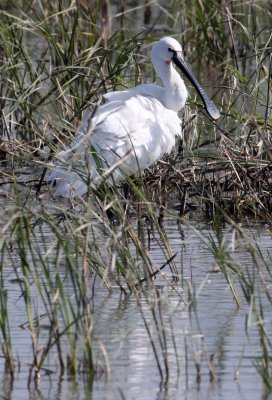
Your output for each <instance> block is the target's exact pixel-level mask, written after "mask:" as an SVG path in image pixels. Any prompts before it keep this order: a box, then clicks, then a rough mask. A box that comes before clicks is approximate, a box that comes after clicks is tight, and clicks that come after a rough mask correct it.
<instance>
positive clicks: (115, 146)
mask: <svg viewBox="0 0 272 400" xmlns="http://www.w3.org/2000/svg"><path fill="white" fill-rule="evenodd" d="M151 60H152V63H153V66H154V68H155V71H156V72H157V75H158V76H159V77H160V78H161V81H162V86H160V85H157V84H142V85H139V86H137V87H135V88H133V89H129V90H124V91H116V92H110V93H107V94H105V95H104V99H105V100H106V102H105V104H103V105H102V106H99V107H98V108H97V110H96V111H95V113H91V114H90V115H89V116H88V117H87V119H86V120H85V121H84V122H83V124H82V126H81V127H80V129H79V132H78V134H77V135H76V136H75V138H74V140H73V141H72V142H71V143H70V145H69V146H68V147H67V149H66V150H64V151H62V152H60V153H59V154H58V155H57V156H56V158H57V162H56V164H55V166H54V169H53V171H52V172H51V173H50V175H49V177H48V178H47V179H48V181H50V182H51V186H52V189H53V191H54V195H55V196H57V195H60V196H64V197H74V196H76V195H84V194H85V193H86V192H87V191H88V185H89V184H91V185H100V184H101V183H102V182H104V181H105V179H107V180H109V181H110V182H111V183H113V184H115V183H118V182H120V181H121V180H123V179H125V177H127V176H130V175H132V174H135V173H136V174H137V173H139V172H140V171H142V170H144V169H145V168H147V167H149V166H151V165H152V164H154V163H155V162H156V161H158V160H159V159H160V158H161V157H162V156H163V155H164V154H166V153H170V152H171V150H172V149H173V147H174V145H175V137H176V136H182V132H181V120H180V119H179V117H178V114H177V113H178V111H179V110H180V109H182V108H183V107H184V105H185V102H186V99H187V97H188V92H187V89H186V86H185V83H184V81H183V79H182V78H181V76H180V74H179V73H178V72H177V70H176V69H175V67H174V65H175V66H176V67H177V68H178V69H179V70H180V71H181V72H182V73H183V74H184V75H185V76H186V77H187V78H188V79H189V80H190V82H191V83H192V85H193V86H194V87H195V89H196V90H197V92H198V93H199V95H200V97H201V99H202V100H203V103H204V106H205V108H206V110H207V113H208V114H209V115H210V117H211V118H212V119H214V120H217V119H218V118H219V117H220V113H219V111H218V109H217V108H216V106H215V105H214V104H213V102H212V101H211V100H210V99H209V97H208V95H207V93H206V92H205V90H204V89H203V87H202V86H201V85H200V84H199V82H198V80H197V79H196V78H195V76H194V75H193V73H192V71H191V70H190V69H189V68H188V66H187V65H186V63H185V61H184V57H183V52H182V48H181V46H180V44H179V43H178V42H177V41H176V40H175V39H173V38H171V37H164V38H162V39H161V40H159V41H158V42H156V43H155V44H154V45H153V48H152V51H151Z"/></svg>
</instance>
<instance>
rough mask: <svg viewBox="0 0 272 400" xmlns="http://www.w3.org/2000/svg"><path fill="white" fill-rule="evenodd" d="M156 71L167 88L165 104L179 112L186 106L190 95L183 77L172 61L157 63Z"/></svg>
mask: <svg viewBox="0 0 272 400" xmlns="http://www.w3.org/2000/svg"><path fill="white" fill-rule="evenodd" d="M156 72H157V74H158V76H159V77H160V78H161V80H162V83H163V86H164V89H165V93H164V99H163V103H164V106H165V107H166V108H170V109H171V110H173V111H176V112H178V111H179V110H181V109H182V108H183V107H184V105H185V102H186V100H187V97H188V92H187V89H186V86H185V84H184V81H183V79H182V78H181V76H180V75H179V73H178V72H177V71H176V70H175V68H174V67H173V64H172V62H170V63H167V62H165V61H161V62H160V63H158V64H157V65H156Z"/></svg>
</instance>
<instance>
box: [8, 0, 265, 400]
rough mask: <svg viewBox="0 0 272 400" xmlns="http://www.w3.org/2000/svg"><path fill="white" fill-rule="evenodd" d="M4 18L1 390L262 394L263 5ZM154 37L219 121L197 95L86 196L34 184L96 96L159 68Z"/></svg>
mask: <svg viewBox="0 0 272 400" xmlns="http://www.w3.org/2000/svg"><path fill="white" fill-rule="evenodd" d="M0 18H1V24H0V53H1V63H0V74H1V84H0V90H1V94H0V101H1V131H0V157H1V160H0V161H1V169H0V203H1V211H0V213H1V214H0V215H1V216H0V232H1V233H0V279H1V287H0V330H1V336H0V337H1V351H2V354H1V358H0V371H1V374H2V394H3V398H4V399H9V398H15V397H16V395H18V393H20V394H21V395H22V393H24V394H23V396H24V398H28V397H29V396H32V397H33V398H42V397H43V396H45V397H48V398H49V397H50V396H51V397H50V398H57V396H59V397H62V398H71V399H72V398H84V396H85V395H86V397H87V396H88V395H94V394H95V397H96V398H101V399H102V398H110V396H111V391H113V393H115V398H132V397H133V395H135V394H136V395H140V394H141V396H142V398H156V397H158V396H162V397H161V398H165V399H172V398H173V399H174V398H180V396H181V395H183V396H184V397H186V396H188V397H194V396H197V395H198V394H199V393H201V394H203V393H205V396H206V397H209V396H210V397H209V398H218V393H220V395H221V397H222V398H226V399H227V398H230V396H231V397H232V398H237V399H238V398H243V395H244V394H245V395H246V397H247V399H250V398H252V399H256V398H268V396H269V395H270V393H271V389H272V379H271V374H272V369H271V356H272V343H271V322H272V312H271V302H272V292H271V274H272V256H271V248H272V241H271V212H272V200H271V190H272V163H271V161H272V153H271V129H272V119H271V71H272V62H271V22H272V8H271V6H270V5H269V4H267V2H264V1H261V0H260V1H255V2H252V3H248V2H239V3H237V2H235V1H226V2H220V1H218V0H209V1H206V2H187V1H183V0H179V1H177V0H171V1H169V2H164V1H150V2H148V1H140V2H133V1H127V2H121V1H120V2H119V1H117V0H116V1H106V0H105V1H98V0H97V1H84V0H80V1H76V2H75V1H65V0H60V1H58V2H50V1H48V2H46V1H41V2H28V3H25V2H20V1H15V2H13V3H7V2H5V1H1V12H0ZM165 34H167V35H169V36H173V37H175V38H176V39H177V40H178V41H179V42H180V43H181V44H182V46H183V49H184V55H185V58H186V60H188V62H189V63H190V64H191V66H192V69H193V70H194V72H195V74H196V75H197V76H198V77H199V80H200V81H201V82H202V84H203V85H204V86H205V88H206V90H207V91H208V92H209V94H210V95H211V96H213V100H214V102H215V103H216V104H217V106H218V107H219V109H220V111H221V114H222V117H221V118H220V120H219V121H218V122H216V123H214V122H212V121H211V120H210V119H209V118H208V116H207V115H206V113H205V111H204V110H203V108H202V105H201V102H200V101H199V99H198V98H197V96H196V95H195V94H194V93H193V91H192V94H191V97H190V100H189V101H188V103H187V106H186V108H185V110H184V112H183V115H182V118H183V132H184V137H183V140H182V141H178V142H177V145H176V149H175V151H174V152H173V153H172V154H171V155H170V156H168V157H165V158H164V159H163V160H161V161H160V162H158V163H157V164H156V165H155V166H153V167H152V168H150V169H149V170H147V171H145V172H144V173H142V174H141V175H140V176H138V177H131V178H128V179H127V180H126V182H125V183H124V184H123V185H119V186H116V187H108V186H107V185H105V186H103V189H101V190H98V191H97V190H93V189H92V187H91V186H90V190H89V193H88V196H84V197H83V198H76V199H73V200H71V201H70V200H65V201H64V200H62V199H57V198H56V199H54V198H51V197H49V196H47V195H45V194H46V193H47V190H48V187H47V186H46V183H45V182H44V174H45V173H47V172H48V170H50V168H52V165H53V159H54V155H55V154H56V153H57V152H58V151H59V150H61V149H63V148H65V146H66V145H67V143H69V142H70V140H71V139H72V138H73V137H74V136H75V134H76V133H77V129H78V127H79V126H80V123H81V121H82V120H83V118H84V117H85V116H86V115H87V114H88V113H89V111H90V110H93V109H94V108H95V107H96V105H97V104H99V103H100V102H101V96H102V95H103V93H106V92H108V91H114V90H117V89H118V90H120V89H122V88H129V87H133V86H134V85H136V84H139V83H141V82H146V81H150V82H152V81H153V80H154V72H153V71H152V69H151V67H150V63H149V59H148V56H149V51H150V47H151V43H152V42H153V41H154V40H156V39H159V38H160V37H161V36H164V35H165ZM187 85H188V83H187ZM109 209H110V210H111V214H113V217H112V218H109V213H108V210H109ZM230 385H231V387H233V391H231V392H230V389H228V388H227V387H230ZM239 386H240V389H239ZM22 391H23V392H22ZM150 393H151V394H150ZM14 396H15V397H14ZM22 398H23V397H22Z"/></svg>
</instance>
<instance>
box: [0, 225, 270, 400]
mask: <svg viewBox="0 0 272 400" xmlns="http://www.w3.org/2000/svg"><path fill="white" fill-rule="evenodd" d="M164 228H165V230H166V233H167V236H168V238H169V242H170V245H171V248H172V250H173V252H174V253H175V252H176V253H178V255H177V257H176V265H177V268H178V270H179V272H180V273H181V274H182V277H181V279H180V280H179V281H178V282H175V283H174V284H168V283H167V280H166V278H167V279H169V280H170V281H171V273H170V271H169V270H168V271H164V274H166V276H157V278H156V281H155V283H156V287H157V293H158V297H157V298H156V299H154V298H153V297H152V295H151V293H149V291H148V289H147V290H146V293H144V294H142V295H141V297H139V298H137V297H135V296H133V295H131V296H128V297H124V296H122V295H120V291H119V289H118V288H116V289H115V290H114V291H113V293H112V294H111V295H109V293H108V291H107V290H106V289H105V288H104V287H103V286H102V285H100V284H99V283H97V284H96V289H95V294H94V297H93V299H92V301H93V308H94V362H95V365H96V370H97V375H96V377H95V380H94V382H93V384H92V383H91V381H90V380H88V379H86V378H84V377H83V376H82V375H79V376H78V378H77V381H76V382H73V381H72V380H69V379H67V377H66V376H64V377H62V376H61V374H60V371H59V370H58V368H56V365H57V364H56V363H55V361H54V357H57V354H52V352H51V354H50V356H49V360H48V363H47V364H46V365H45V367H46V371H45V370H43V371H41V376H40V378H39V379H37V380H36V381H35V380H32V381H31V382H30V385H29V387H28V384H27V382H28V374H29V369H30V363H31V362H32V359H31V341H30V338H29V334H28V332H27V329H22V328H21V327H20V326H21V325H22V326H23V324H24V323H25V322H26V320H27V317H26V315H25V311H24V303H23V300H22V298H20V290H19V287H18V284H16V282H14V281H13V279H12V278H13V276H12V273H11V271H8V269H7V273H6V276H5V280H6V288H7V289H8V292H9V293H10V297H9V308H10V310H12V311H11V312H12V320H11V334H12V344H13V354H18V357H19V361H20V364H19V368H18V370H17V371H16V374H15V379H14V382H12V381H10V380H9V379H8V377H7V376H6V375H5V371H4V362H3V359H1V373H2V385H1V386H2V389H1V393H3V395H4V398H11V397H12V398H29V396H30V397H31V398H35V399H36V398H65V399H81V398H92V397H94V398H95V399H118V398H120V399H121V398H122V396H123V398H138V397H140V398H141V399H176V398H187V399H191V398H209V399H218V398H221V399H229V398H235V399H245V398H246V399H256V393H258V394H259V395H260V394H261V393H262V390H263V388H262V380H261V378H260V376H259V374H258V373H257V372H256V368H255V366H254V362H255V361H256V358H255V357H256V356H258V355H259V346H258V343H259V336H258V331H257V329H256V326H255V323H254V321H252V322H251V323H249V326H248V336H247V335H246V333H245V321H246V317H247V316H248V313H249V306H248V305H247V304H246V302H245V301H244V302H243V301H242V303H241V307H240V309H238V308H237V305H236V303H235V301H234V300H233V295H232V293H231V291H230V289H229V286H228V285H227V282H226V279H225V277H224V276H223V274H222V273H221V272H214V271H216V269H215V268H214V267H215V260H214V257H213V256H212V254H211V252H210V251H209V249H207V246H205V245H203V240H201V239H200V237H199V235H198V234H197V233H196V232H195V231H194V229H195V228H197V229H198V232H200V234H201V235H203V237H209V235H210V236H211V235H213V232H212V230H211V228H210V227H208V226H205V224H204V225H203V226H200V224H198V225H192V226H191V227H185V226H184V227H183V232H180V230H179V229H178V226H177V224H176V221H175V219H174V218H169V219H166V220H165V221H164ZM181 233H182V235H181ZM248 236H252V237H253V236H254V237H255V240H256V241H257V242H258V243H259V245H260V246H262V250H263V252H264V253H263V254H265V251H264V250H265V249H266V250H267V251H271V247H272V244H271V236H270V235H269V234H268V233H267V232H266V231H265V230H259V231H258V230H254V228H252V227H251V228H250V229H249V230H248ZM225 238H226V242H227V243H229V245H230V246H229V247H230V249H232V250H231V252H230V254H231V257H233V259H234V260H236V261H237V263H238V264H239V265H240V266H241V267H242V268H243V269H244V270H245V271H247V272H248V273H249V274H252V275H253V274H254V271H253V270H252V268H253V263H252V259H251V257H250V255H249V253H248V252H246V251H245V247H244V243H243V240H242V239H241V240H240V241H239V239H238V238H237V240H236V242H235V245H233V233H232V232H229V233H228V231H225ZM48 242H50V237H48ZM150 248H151V249H150V253H151V256H152V258H153V260H154V263H155V264H156V265H162V263H163V261H162V260H164V256H163V253H162V249H161V248H160V243H159V241H157V240H155V239H154V238H153V237H151V243H150ZM52 268H54V266H52ZM263 272H264V273H265V271H263ZM63 273H64V274H65V271H63ZM167 274H169V276H168V275H167ZM236 286H237V287H238V288H239V284H238V282H237V284H236ZM33 290H35V289H34V288H33ZM67 291H70V295H71V297H72V296H73V286H72V285H71V286H69V285H68V286H67ZM240 294H242V292H241V293H240ZM158 298H159V301H158ZM190 299H191V303H188V300H190ZM241 299H242V300H243V296H242V295H241ZM263 307H264V308H265V302H264V300H263ZM268 310H270V311H269V314H267V315H266V316H267V318H270V320H271V307H270V308H269V309H268ZM37 313H39V314H42V313H43V309H42V307H41V306H40V305H39V303H38V301H37ZM44 325H46V322H44ZM147 327H148V329H149V332H148V331H147ZM164 355H165V356H166V359H167V363H166V362H165V360H164ZM254 360H255V361H254ZM160 369H161V371H162V376H163V379H161V377H160V373H159V370H160ZM167 369H168V371H169V377H168V380H167V379H166V377H167ZM51 372H53V373H51Z"/></svg>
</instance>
